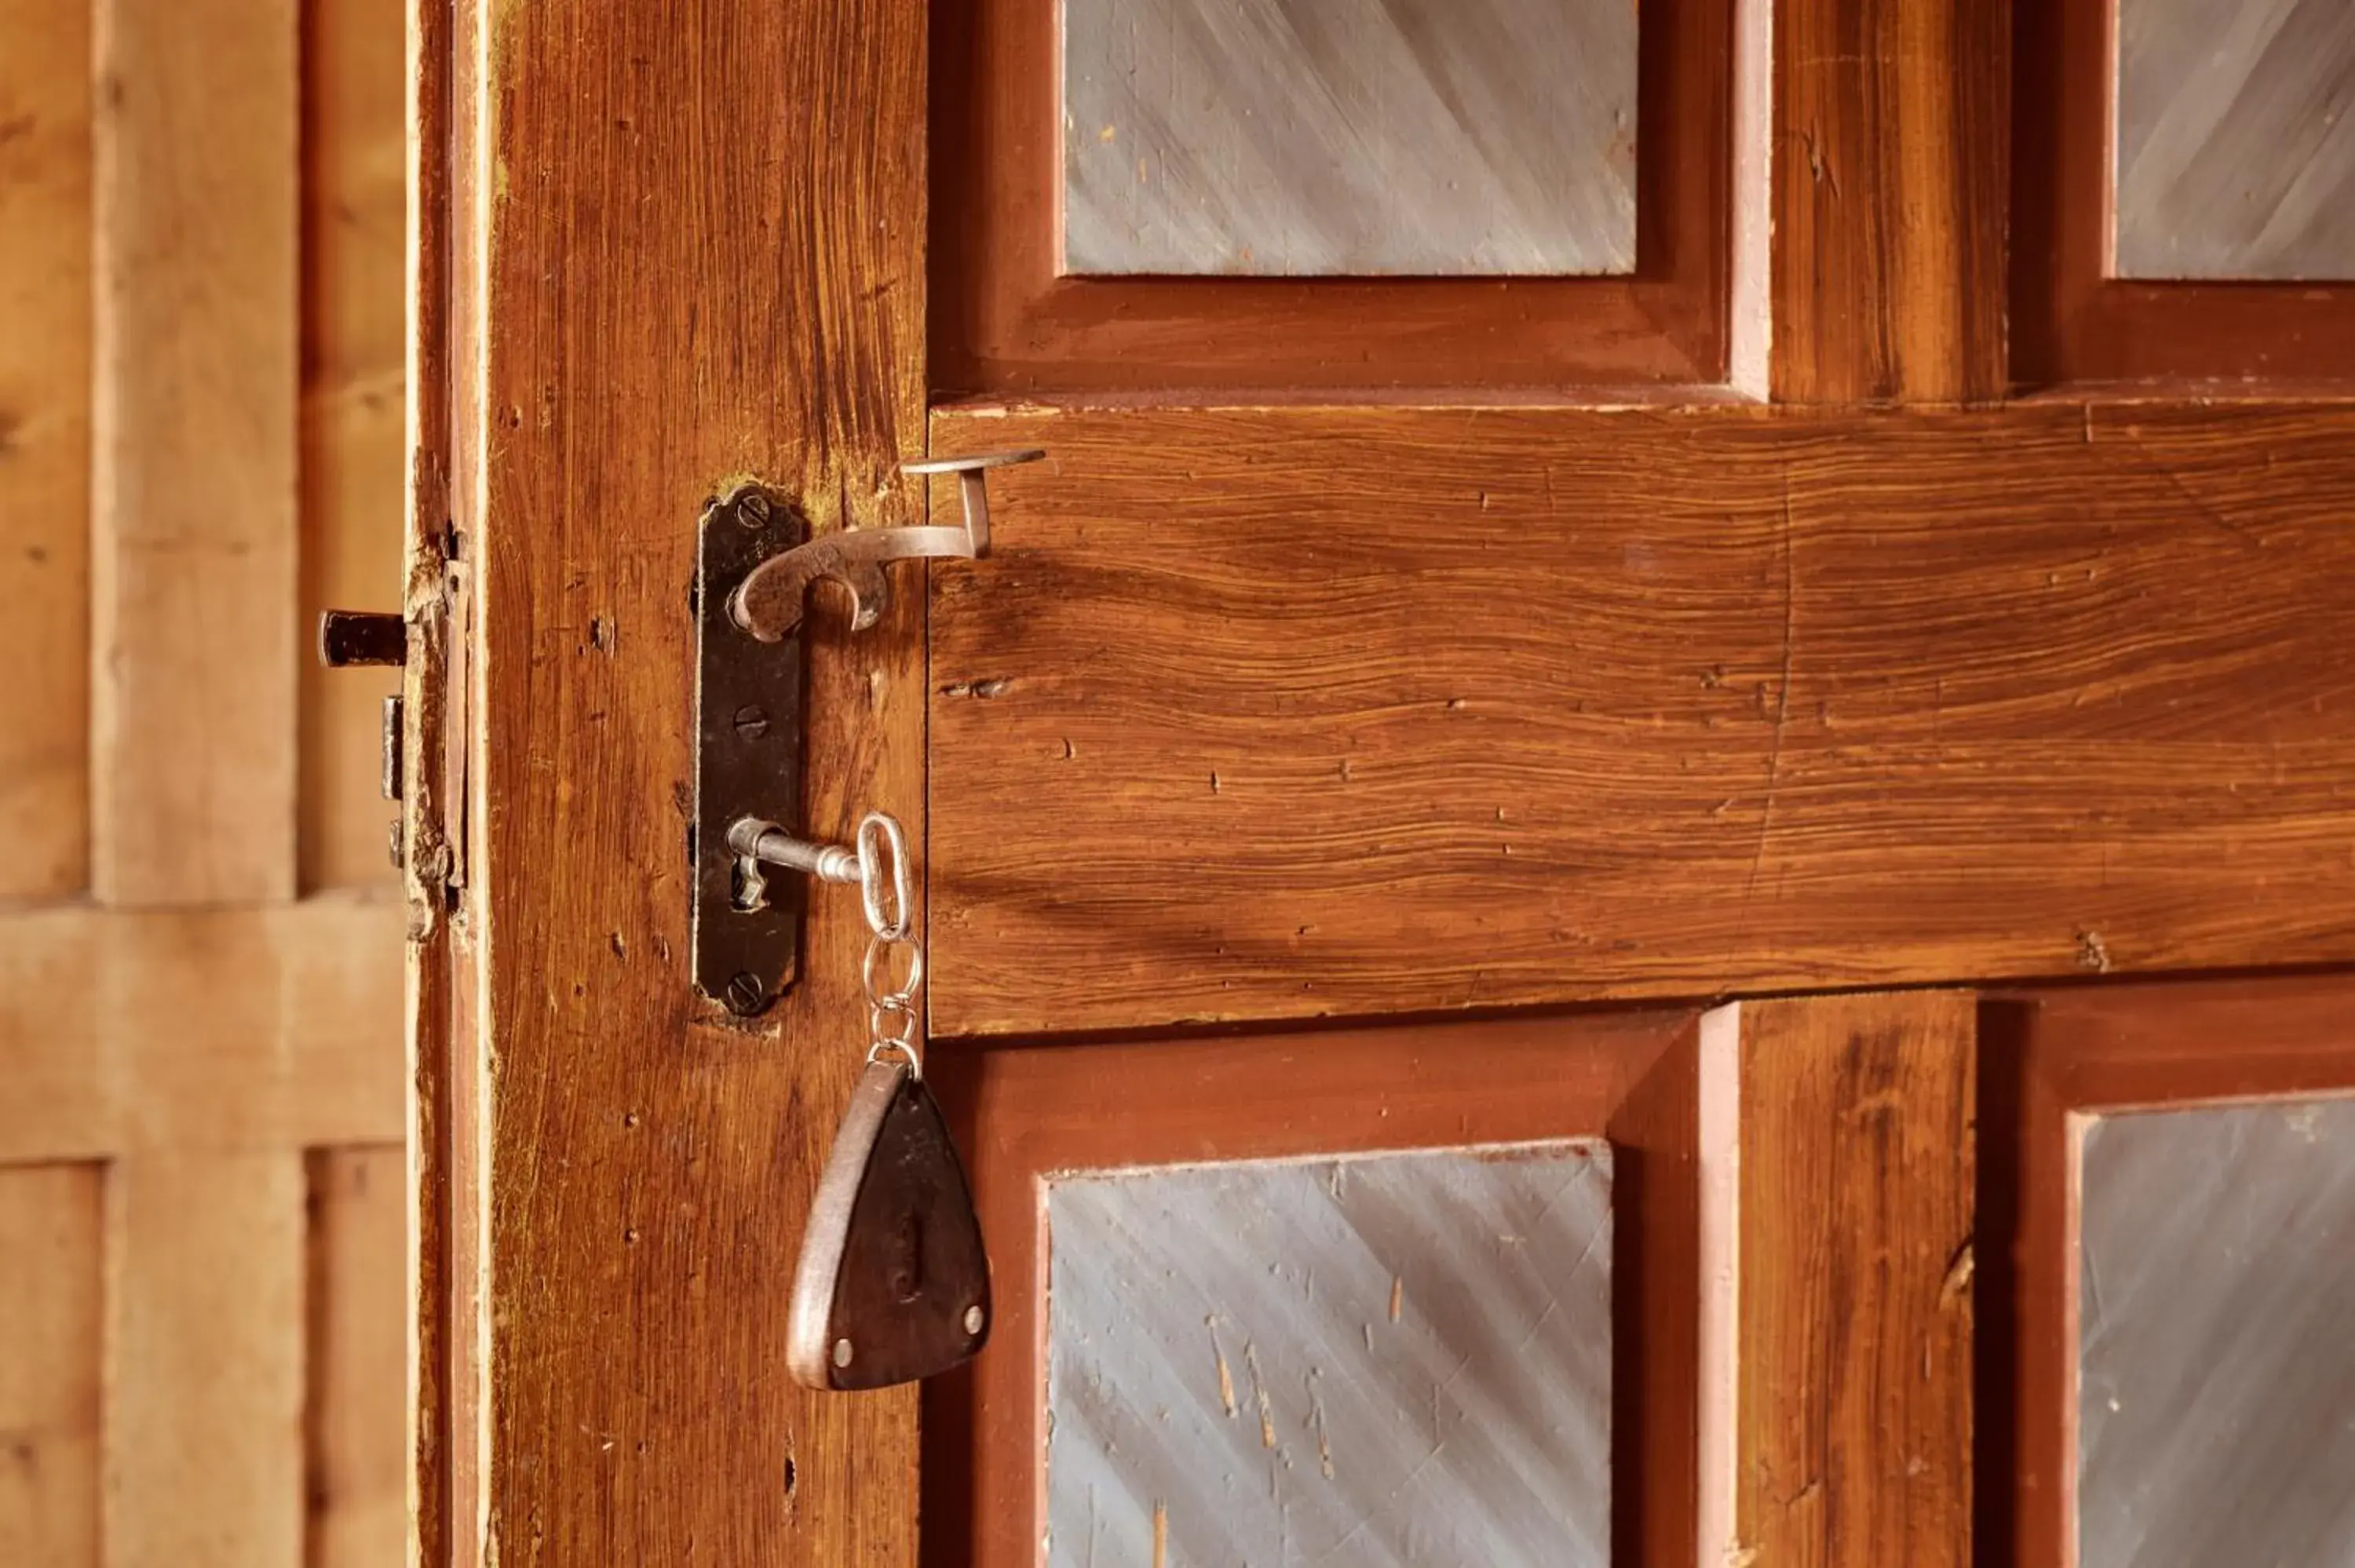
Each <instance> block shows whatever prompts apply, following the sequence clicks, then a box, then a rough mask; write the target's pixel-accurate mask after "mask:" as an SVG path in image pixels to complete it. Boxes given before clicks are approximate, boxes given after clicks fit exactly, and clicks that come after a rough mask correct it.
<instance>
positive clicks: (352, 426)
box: [296, 0, 408, 891]
mask: <svg viewBox="0 0 2355 1568" xmlns="http://www.w3.org/2000/svg"><path fill="white" fill-rule="evenodd" d="M301 25H302V43H303V48H302V57H303V58H302V73H303V79H302V111H303V120H302V159H303V164H302V209H301V212H302V302H303V308H302V317H301V331H302V387H301V404H300V409H301V413H300V418H301V441H302V446H301V454H300V470H301V494H300V508H299V511H300V518H301V536H300V551H299V553H300V556H301V593H300V611H299V616H298V624H299V626H301V627H302V628H304V629H308V628H309V627H312V626H314V625H315V624H316V623H317V620H318V616H319V612H320V611H321V610H323V609H330V608H358V609H380V608H383V607H384V606H385V605H387V604H388V603H389V595H390V594H392V593H393V592H395V591H397V588H398V586H399V584H400V578H401V552H402V545H403V539H402V526H403V524H402V508H401V493H402V478H403V472H404V470H405V468H406V466H407V462H408V456H407V445H408V438H407V432H406V429H405V428H404V427H405V423H406V421H405V418H404V416H403V412H402V408H403V398H402V373H403V365H402V356H403V351H404V340H405V338H406V335H407V334H406V333H405V331H404V330H403V323H402V314H401V311H400V300H401V297H402V292H403V289H402V282H401V270H402V265H403V263H402V252H403V249H404V231H405V219H404V217H403V206H404V190H405V185H406V174H407V166H408V155H407V147H406V132H407V122H408V115H407V102H406V96H407V95H406V82H407V76H406V62H405V60H404V58H403V52H404V48H405V42H406V40H405V37H404V32H405V28H404V18H403V15H402V5H401V0H303V4H302V16H301ZM305 641H307V639H305ZM308 653H309V650H308V648H307V647H304V648H303V649H301V650H300V651H299V656H298V662H299V665H300V668H301V671H302V686H301V693H300V702H301V708H300V715H299V729H300V736H301V768H302V778H301V787H300V789H298V791H297V800H298V803H299V810H300V813H301V816H300V821H299V832H298V834H297V868H296V869H297V881H298V883H299V885H301V886H302V887H303V888H304V890H305V891H308V890H310V889H313V888H319V887H356V886H381V887H387V888H389V887H391V886H392V885H394V883H395V881H396V874H395V873H394V871H393V868H392V866H391V864H390V863H389V860H388V857H387V855H386V853H385V835H386V828H387V825H388V824H389V822H390V821H392V820H393V818H394V817H395V816H396V815H397V814H398V813H399V810H400V809H399V808H398V807H396V806H392V805H389V804H388V803H387V802H386V801H384V800H382V799H381V798H380V797H379V795H378V766H379V756H380V744H381V715H382V704H383V699H384V698H385V697H386V696H388V695H390V694H393V693H395V692H398V691H400V672H399V671H397V670H373V669H346V670H328V669H325V668H324V667H322V666H321V665H320V663H319V662H318V661H317V660H316V659H315V658H312V657H309V656H308Z"/></svg>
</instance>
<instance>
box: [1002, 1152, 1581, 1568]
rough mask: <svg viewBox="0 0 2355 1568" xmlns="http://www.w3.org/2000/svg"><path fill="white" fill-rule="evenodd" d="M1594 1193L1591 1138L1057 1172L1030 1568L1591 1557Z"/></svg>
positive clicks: (1556, 1561)
mask: <svg viewBox="0 0 2355 1568" xmlns="http://www.w3.org/2000/svg"><path fill="white" fill-rule="evenodd" d="M1610 1200H1611V1159H1610V1150H1609V1148H1608V1146H1607V1145H1605V1144H1603V1143H1601V1142H1599V1141H1584V1140H1582V1141H1574V1142H1554V1143H1542V1144H1530V1145H1514V1146H1508V1147H1505V1148H1498V1149H1489V1150H1442V1151H1430V1152H1422V1153H1411V1154H1386V1155H1365V1156H1357V1157H1351V1158H1347V1159H1339V1160H1330V1159H1328V1160H1281V1161H1251V1162H1245V1163H1236V1164H1224V1165H1204V1166H1188V1167H1177V1168H1166V1169H1155V1170H1142V1171H1121V1172H1113V1173H1098V1174H1080V1175H1071V1176H1064V1177H1060V1178H1057V1179H1055V1180H1053V1181H1051V1182H1050V1185H1049V1187H1048V1197H1047V1215H1048V1245H1049V1255H1050V1263H1049V1270H1050V1287H1049V1305H1048V1312H1047V1319H1048V1358H1047V1359H1048V1383H1049V1388H1048V1404H1049V1409H1050V1438H1049V1442H1048V1460H1047V1477H1048V1486H1047V1489H1048V1515H1049V1552H1048V1558H1049V1562H1050V1563H1052V1564H1054V1565H1055V1568H1082V1564H1086V1563H1156V1562H1163V1561H1166V1562H1167V1563H1169V1564H1172V1565H1173V1568H1174V1565H1177V1564H1225V1563H1267V1564H1270V1565H1271V1568H1273V1564H1276V1563H1316V1562H1319V1561H1323V1562H1329V1563H1483V1564H1497V1565H1502V1564H1513V1563H1530V1564H1536V1563H1544V1564H1547V1565H1549V1568H1586V1565H1592V1568H1603V1565H1604V1563H1607V1561H1608V1559H1609V1547H1610V1538H1611V1466H1610V1434H1611V1236H1612V1225H1611V1206H1610ZM1156 1541H1157V1542H1159V1544H1160V1551H1158V1552H1156V1549H1155V1548H1156Z"/></svg>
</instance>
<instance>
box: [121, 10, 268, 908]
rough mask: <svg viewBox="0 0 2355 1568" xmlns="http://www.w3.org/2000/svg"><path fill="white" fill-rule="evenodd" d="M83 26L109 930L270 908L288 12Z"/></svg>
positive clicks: (152, 16)
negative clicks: (92, 165)
mask: <svg viewBox="0 0 2355 1568" xmlns="http://www.w3.org/2000/svg"><path fill="white" fill-rule="evenodd" d="M96 15H97V23H96V26H97V58H98V66H97V69H98V73H99V109H98V115H97V136H96V145H97V170H98V174H97V208H98V217H97V241H96V256H97V274H96V284H95V288H96V298H97V305H96V323H97V324H96V349H95V366H96V376H95V387H96V400H95V408H94V430H93V438H92V440H93V454H94V461H95V465H96V466H95V471H94V473H95V492H96V493H95V506H96V527H95V549H94V560H93V567H94V573H95V577H96V588H95V597H94V601H93V603H94V622H93V627H92V633H93V638H94V647H93V650H92V656H91V670H92V673H93V681H94V687H93V706H92V714H93V719H94V723H95V726H96V732H97V736H96V741H95V747H96V754H97V757H98V762H97V764H96V767H95V768H94V770H93V776H92V790H93V796H94V801H95V804H94V810H93V821H92V848H93V861H92V879H91V880H92V886H93V887H94V888H95V889H96V891H97V893H98V895H99V896H100V897H101V898H102V899H104V900H105V901H107V902H108V903H110V904H116V905H172V904H199V903H201V904H229V903H259V902H266V901H274V900H282V899H285V898H288V897H291V896H292V895H293V891H294V842H293V832H292V827H293V815H294V784H295V768H294V758H293V750H294V691H295V682H296V675H295V669H294V661H295V659H296V657H297V656H298V653H297V647H298V642H299V641H300V640H299V638H298V636H297V634H296V631H295V628H294V605H295V560H294V556H295V528H294V492H295V457H296V449H297V443H296V426H295V389H296V384H297V376H298V374H299V366H298V362H297V357H296V322H297V319H298V318H297V312H296V305H295V301H296V299H297V294H296V270H295V247H296V233H297V221H296V207H295V203H296V196H295V180H296V169H297V152H296V124H297V118H296V106H295V91H296V75H295V69H296V66H295V16H294V9H293V3H292V0H268V3H266V4H261V5H254V4H249V3H247V0H191V3H189V4H186V5H172V6H168V7H164V8H160V9H159V8H155V7H148V6H140V5H132V4H130V3H129V0H100V3H99V5H98V6H97V12H96ZM227 83H235V84H237V85H236V87H235V89H234V90H224V84H227Z"/></svg>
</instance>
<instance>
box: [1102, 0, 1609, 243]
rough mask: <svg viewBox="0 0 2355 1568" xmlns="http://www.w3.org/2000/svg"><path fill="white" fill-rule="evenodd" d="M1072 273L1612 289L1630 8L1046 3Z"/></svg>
mask: <svg viewBox="0 0 2355 1568" xmlns="http://www.w3.org/2000/svg"><path fill="white" fill-rule="evenodd" d="M1063 21H1064V34H1063V111H1064V112H1063V143H1064V148H1063V175H1064V193H1063V246H1064V267H1065V270H1067V271H1070V272H1075V273H1244V274H1253V273H1255V274H1269V275H1281V276H1291V277H1305V276H1315V275H1377V274H1423V275H1462V274H1497V273H1524V274H1549V273H1593V272H1625V271H1628V270H1631V269H1632V268H1633V267H1634V265H1635V258H1636V5H1635V0H1064V9H1063Z"/></svg>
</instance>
